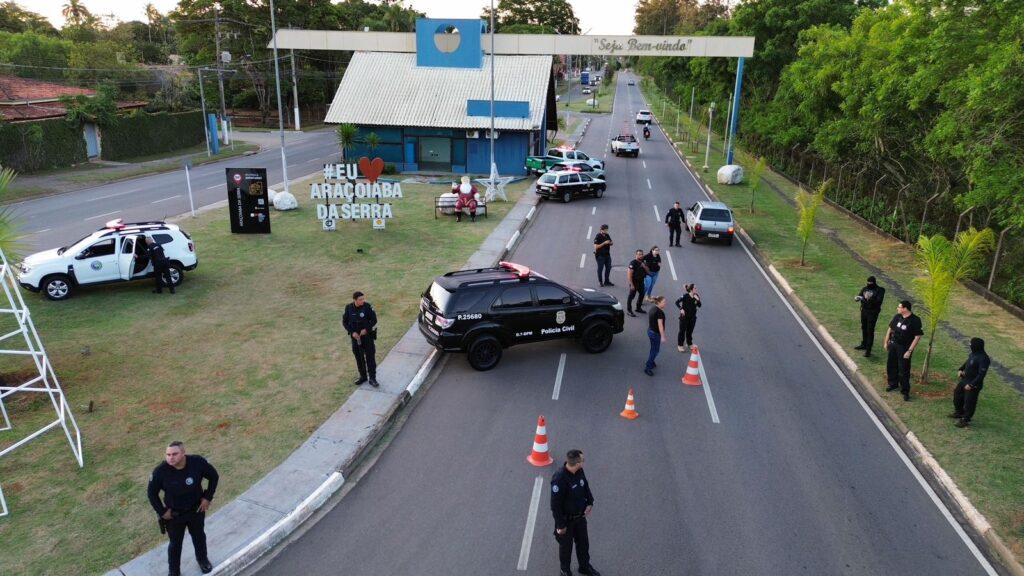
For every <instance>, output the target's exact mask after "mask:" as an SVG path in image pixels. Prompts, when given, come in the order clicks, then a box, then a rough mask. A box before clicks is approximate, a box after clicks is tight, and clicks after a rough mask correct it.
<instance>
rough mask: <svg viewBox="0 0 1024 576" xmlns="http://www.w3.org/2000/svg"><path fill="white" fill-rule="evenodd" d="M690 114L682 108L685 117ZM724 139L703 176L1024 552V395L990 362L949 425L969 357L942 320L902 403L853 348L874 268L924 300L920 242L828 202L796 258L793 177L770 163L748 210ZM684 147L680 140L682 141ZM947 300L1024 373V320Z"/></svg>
mask: <svg viewBox="0 0 1024 576" xmlns="http://www.w3.org/2000/svg"><path fill="white" fill-rule="evenodd" d="M645 94H646V95H647V96H648V98H650V101H652V107H654V106H656V107H657V108H655V109H656V110H658V109H660V106H661V105H662V103H663V102H664V101H665V100H664V98H662V97H660V96H658V95H656V94H652V93H651V92H650V91H649V88H647V87H645ZM668 107H669V111H668V113H667V115H668V122H666V121H665V120H663V123H665V124H669V125H670V126H669V128H670V132H672V131H674V126H672V125H671V124H672V121H673V120H674V112H673V111H672V110H671V107H672V104H671V103H669V104H668ZM685 124H686V114H685V112H684V113H683V114H682V119H681V122H680V125H681V126H685ZM683 129H684V130H685V128H683ZM681 138H684V137H682V136H675V138H674V139H676V140H679V139H681ZM715 147H718V150H715ZM721 147H722V140H721V137H720V136H718V135H713V136H712V148H713V149H712V153H711V160H710V162H709V164H710V167H711V169H710V170H709V174H708V177H706V178H705V181H706V182H708V183H709V185H710V186H711V188H712V189H713V190H714V191H715V193H716V194H717V195H718V196H719V197H720V198H721V199H722V200H723V201H725V202H726V203H728V204H729V205H730V206H732V208H733V210H734V212H735V216H736V219H737V221H738V223H739V224H740V225H741V226H742V227H743V229H744V230H746V231H747V233H749V234H750V236H751V238H752V239H753V240H754V241H755V242H756V243H757V247H758V248H759V249H760V250H761V251H762V252H763V253H764V254H765V255H766V256H767V257H768V258H769V260H770V261H771V262H772V263H773V264H774V265H775V267H776V268H777V269H778V270H779V272H781V273H782V275H783V276H785V277H786V280H787V281H788V282H789V284H790V286H791V287H792V288H793V289H794V290H795V291H796V293H797V294H798V295H799V297H800V299H801V300H802V301H803V302H804V303H805V304H806V305H807V306H808V308H810V310H811V311H812V312H813V313H814V315H815V316H816V317H817V318H818V320H819V321H820V322H821V323H822V324H823V325H824V326H825V328H827V329H828V331H829V332H830V333H831V334H832V335H833V336H834V337H835V338H836V340H837V341H838V342H839V343H841V344H844V345H847V348H848V351H849V352H850V353H851V355H852V357H853V359H854V360H855V361H856V362H857V364H858V365H859V366H860V368H861V371H862V372H863V373H864V374H865V375H867V376H868V377H869V379H870V380H871V381H872V382H873V384H874V385H875V388H876V389H877V390H879V391H880V393H881V395H882V397H883V398H885V399H886V400H887V401H888V402H889V405H890V406H891V407H892V408H893V409H894V410H895V411H896V413H897V414H898V415H899V417H900V418H901V419H902V420H903V422H904V423H905V424H906V425H907V426H908V427H909V428H910V429H911V430H913V432H914V433H915V434H916V435H917V436H918V438H920V440H921V441H922V442H923V443H924V444H925V446H926V447H927V448H928V450H929V451H931V453H932V454H933V455H934V456H935V457H936V458H937V459H938V461H939V463H940V464H941V465H942V467H943V468H944V469H945V470H946V471H947V472H949V474H950V475H951V476H952V477H953V479H954V480H955V481H956V482H957V485H958V486H959V487H960V488H961V490H963V491H964V493H965V494H967V496H968V497H969V498H970V499H971V501H972V502H973V503H974V505H975V506H976V507H977V508H978V509H979V510H980V511H981V512H982V514H984V515H985V516H986V518H988V520H989V522H991V523H992V525H993V527H995V529H996V531H997V532H998V533H999V534H1000V535H1001V536H1002V537H1003V538H1004V540H1005V541H1006V542H1007V545H1008V546H1010V548H1011V549H1012V550H1013V551H1014V553H1015V554H1016V555H1017V558H1018V559H1020V558H1024V512H1022V511H1024V482H1021V478H1024V426H1021V425H1020V422H1021V420H1022V416H1024V398H1022V396H1021V393H1020V392H1018V391H1017V390H1016V389H1014V388H1013V387H1011V386H1010V385H1009V384H1008V383H1007V382H1005V381H1003V379H1002V378H1000V376H999V375H998V374H996V373H995V372H994V371H989V375H988V377H987V378H986V381H985V388H984V391H983V392H982V394H981V397H980V399H979V402H978V412H977V414H976V415H975V419H974V421H973V422H972V424H971V427H970V428H969V429H967V430H960V429H958V428H955V427H953V422H954V421H953V420H951V419H949V418H946V414H948V413H949V412H951V411H952V391H953V386H954V385H955V383H956V369H957V367H958V366H959V365H960V364H961V363H962V362H963V361H964V359H965V358H966V356H967V347H966V345H965V344H962V343H960V342H957V341H955V340H954V339H953V338H952V336H950V335H949V333H948V332H947V331H946V330H943V329H942V328H940V329H939V331H938V332H937V333H936V339H935V343H934V352H933V358H932V363H931V376H930V378H929V380H930V381H929V382H928V383H927V384H921V383H919V382H918V380H919V378H918V377H919V375H920V369H921V366H922V363H923V361H924V353H923V352H924V351H925V348H921V349H920V350H919V352H918V354H916V355H915V358H914V376H913V378H914V379H913V381H912V393H913V395H914V401H913V402H910V403H906V402H903V401H902V399H901V398H900V397H899V395H898V394H897V395H892V394H887V393H885V392H884V388H885V357H884V356H883V353H882V352H881V351H880V350H876V355H875V356H874V357H872V358H864V357H862V356H860V355H859V354H855V351H854V350H853V349H852V347H853V345H855V344H856V343H857V342H859V341H860V319H859V312H858V308H857V306H856V303H855V302H853V296H854V295H855V294H856V293H857V291H858V290H859V289H860V287H861V286H862V285H863V284H864V280H865V278H866V277H867V276H868V275H871V274H874V273H875V270H876V269H877V270H880V271H881V272H882V273H883V274H885V275H886V276H887V277H889V278H891V279H892V280H894V281H895V282H896V283H898V284H899V286H900V287H901V288H903V289H904V290H906V291H908V292H909V294H910V299H911V300H912V301H919V300H920V299H919V298H918V297H916V295H915V294H914V293H913V279H914V278H915V277H918V276H922V275H923V274H924V272H923V268H922V267H921V266H920V264H919V263H918V261H917V259H916V254H915V250H914V248H913V247H912V246H909V245H907V244H904V243H901V242H898V241H895V240H892V239H890V238H887V237H882V236H879V235H877V234H875V233H873V232H871V231H869V230H868V229H867V228H865V227H864V226H862V225H861V224H859V223H858V222H857V221H855V220H853V219H852V218H850V217H848V216H846V215H845V214H843V213H842V212H840V211H839V210H837V209H835V208H832V207H831V206H829V205H824V206H822V208H821V210H820V211H819V213H818V218H817V228H818V229H817V231H816V233H815V236H814V237H813V238H812V240H811V241H810V243H809V245H808V248H807V265H806V266H803V267H801V266H799V259H800V246H799V240H798V239H797V236H796V224H797V212H796V209H795V207H793V206H792V205H791V204H790V203H788V202H787V201H786V198H792V197H793V195H794V194H795V192H796V189H795V187H794V186H793V185H792V184H791V183H790V182H789V181H788V180H786V179H785V178H783V177H782V176H780V175H778V174H774V173H769V174H768V175H767V176H766V179H767V181H768V182H770V183H771V184H772V185H774V187H775V188H776V189H777V191H776V190H773V189H772V188H771V187H769V186H767V185H763V186H762V190H760V191H759V192H758V195H757V197H756V198H755V199H754V211H753V212H751V211H750V208H749V206H750V187H749V185H748V184H743V185H737V186H726V185H719V184H716V183H714V180H715V178H714V175H715V172H716V171H717V169H718V168H719V167H720V166H722V165H723V164H724V163H725V159H724V156H723V154H722V153H721ZM680 148H684V146H682V145H680ZM687 152H689V149H687ZM703 158H704V143H703V142H701V146H700V152H699V154H697V158H696V159H695V160H691V163H693V164H695V165H697V166H700V165H702V163H703ZM734 161H735V162H736V163H739V164H740V165H742V166H743V167H744V169H745V170H746V171H747V173H748V174H749V172H750V170H751V169H752V168H753V166H754V164H755V163H756V159H755V158H752V157H750V156H748V155H746V154H745V153H743V151H742V150H737V153H736V158H735V160H734ZM833 238H834V239H833ZM844 245H845V248H844ZM854 254H856V255H858V256H859V257H861V258H863V260H864V261H865V262H867V263H868V264H869V265H870V266H871V268H869V267H868V266H865V265H863V264H861V263H859V262H858V261H857V260H856V259H855V258H854V256H853V255H854ZM880 283H883V282H881V281H880ZM883 285H884V283H883ZM888 288H889V293H888V295H887V298H886V302H885V309H884V312H883V315H882V317H881V318H880V319H879V328H878V335H877V336H876V338H877V339H876V344H879V346H880V342H879V340H880V338H881V336H882V335H883V334H884V330H885V325H886V324H887V321H888V318H890V317H891V313H895V305H896V302H897V300H898V297H897V295H896V294H894V293H893V290H892V287H891V286H889V287H888ZM837 295H838V296H837ZM950 310H951V312H950V314H949V316H948V317H947V318H946V319H945V320H946V322H948V323H949V324H950V325H952V326H953V327H955V329H956V330H958V331H959V332H960V333H961V334H964V335H966V336H968V337H970V336H982V337H984V338H985V341H986V349H987V351H988V352H989V354H990V355H991V357H992V358H993V360H994V361H996V362H999V363H1001V364H1002V365H1004V366H1006V367H1007V368H1008V369H1009V370H1011V371H1012V372H1013V373H1015V374H1017V375H1024V342H1022V341H1021V339H1020V335H1021V334H1024V322H1022V321H1020V320H1019V319H1017V318H1015V317H1014V316H1012V315H1011V314H1009V313H1007V312H1006V311H1004V310H1002V309H1001V308H999V307H997V306H995V305H994V304H991V303H989V302H987V301H985V300H984V299H983V298H981V297H980V296H978V295H976V294H975V293H973V292H971V291H969V290H968V289H966V288H964V287H957V289H956V290H955V292H954V294H953V303H952V305H951V306H950ZM918 313H919V314H921V311H920V310H918ZM926 344H927V342H926V341H924V342H922V346H925V345H926ZM877 347H878V346H876V348H877Z"/></svg>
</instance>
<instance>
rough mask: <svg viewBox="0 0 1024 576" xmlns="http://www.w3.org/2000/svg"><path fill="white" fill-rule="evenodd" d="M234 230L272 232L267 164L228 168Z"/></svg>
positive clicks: (232, 227) (259, 232) (229, 205)
mask: <svg viewBox="0 0 1024 576" xmlns="http://www.w3.org/2000/svg"><path fill="white" fill-rule="evenodd" d="M225 172H227V177H228V208H229V212H230V217H231V233H232V234H270V202H269V201H268V200H267V169H266V168H228V169H226V170H225Z"/></svg>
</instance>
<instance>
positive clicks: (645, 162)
mask: <svg viewBox="0 0 1024 576" xmlns="http://www.w3.org/2000/svg"><path fill="white" fill-rule="evenodd" d="M640 162H643V165H644V170H647V161H646V160H641V161H640Z"/></svg>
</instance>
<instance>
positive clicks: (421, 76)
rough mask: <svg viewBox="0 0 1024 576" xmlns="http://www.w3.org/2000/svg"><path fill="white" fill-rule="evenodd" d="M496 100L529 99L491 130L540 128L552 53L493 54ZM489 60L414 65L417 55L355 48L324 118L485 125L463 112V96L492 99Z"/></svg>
mask: <svg viewBox="0 0 1024 576" xmlns="http://www.w3.org/2000/svg"><path fill="white" fill-rule="evenodd" d="M494 64H495V70H494V99H495V100H518V101H526V102H529V103H530V115H529V117H528V118H501V117H497V118H495V119H494V128H495V130H540V125H541V120H542V118H543V116H544V105H545V103H546V99H547V90H548V81H549V79H550V77H551V57H550V56H497V57H496V59H495V62H494ZM490 98H491V62H490V57H489V56H487V57H484V64H483V66H482V67H481V68H479V69H467V68H432V67H417V66H416V55H415V54H408V53H394V52H357V53H356V54H354V55H353V56H352V61H351V62H350V63H349V65H348V69H347V70H345V77H344V78H342V80H341V85H340V86H339V87H338V92H337V93H336V94H335V95H334V101H333V102H332V103H331V107H330V109H329V110H328V111H327V117H326V118H325V119H324V122H327V123H332V124H344V123H351V124H361V125H371V126H419V127H438V128H460V129H463V128H464V129H472V130H476V129H485V130H486V129H489V128H490V127H491V119H490V117H489V116H469V115H467V104H466V101H467V100H490Z"/></svg>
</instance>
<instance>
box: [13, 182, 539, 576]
mask: <svg viewBox="0 0 1024 576" xmlns="http://www.w3.org/2000/svg"><path fill="white" fill-rule="evenodd" d="M292 187H293V190H294V191H296V192H297V196H299V198H300V204H301V207H300V209H299V210H296V211H292V212H274V213H273V215H272V218H273V230H274V232H273V234H271V235H267V236H244V235H232V234H230V233H229V222H228V215H227V213H226V210H223V209H222V210H215V211H211V212H208V213H205V214H201V215H200V216H199V217H197V218H195V219H186V220H183V221H182V222H181V223H180V224H181V226H182V227H183V228H184V229H185V230H186V231H187V232H189V233H190V234H191V235H192V237H193V238H194V240H195V243H196V247H197V251H198V253H199V261H200V266H199V268H197V269H196V270H195V271H193V272H191V273H187V274H186V281H185V283H184V284H183V285H182V286H181V288H180V289H179V290H178V292H177V294H175V295H173V296H171V295H169V294H166V293H165V294H162V295H156V294H152V293H150V285H149V284H148V283H142V282H139V283H132V284H128V285H115V286H106V287H99V288H92V289H83V290H80V291H79V292H78V293H77V294H76V295H75V297H73V298H72V299H71V300H68V301H67V302H62V303H52V302H48V301H45V300H43V299H42V298H41V297H40V296H38V295H32V294H28V293H26V294H25V296H26V301H27V303H28V305H29V306H30V307H31V309H32V316H33V318H34V321H35V323H36V327H37V329H38V331H39V333H40V336H41V337H42V339H43V343H44V345H45V346H46V348H47V350H48V352H49V353H50V357H51V360H52V362H53V365H54V368H55V370H56V371H57V374H58V376H59V377H60V379H61V381H62V384H63V385H64V388H65V390H66V391H67V394H68V397H69V402H70V403H71V405H72V407H73V409H74V410H75V411H76V416H77V418H78V422H79V425H80V426H81V428H82V433H83V436H84V438H85V459H86V466H85V468H84V469H78V468H77V467H76V466H75V464H74V459H73V458H72V456H71V453H70V450H69V449H68V447H67V445H66V440H65V439H64V437H63V435H62V434H61V433H60V432H59V431H52V432H50V433H48V434H47V435H45V436H44V437H43V438H41V439H39V440H38V441H36V442H34V443H32V444H30V445H28V446H26V447H23V448H21V449H20V450H18V451H16V452H15V453H13V454H12V455H11V456H9V457H5V458H4V459H3V460H0V482H2V483H3V488H4V494H5V496H6V497H7V501H8V504H9V505H10V507H11V512H12V513H11V515H10V516H9V517H6V518H2V519H0V558H3V572H4V574H33V575H36V574H94V573H100V572H103V571H105V570H107V569H110V568H112V567H114V566H116V565H118V564H120V563H121V562H124V561H126V560H128V559H130V558H131V557H133V556H135V555H137V554H139V553H141V552H144V551H146V550H148V549H149V548H151V547H152V546H154V545H157V544H159V543H160V542H161V541H162V539H163V538H164V537H162V536H160V534H159V532H158V531H157V526H156V523H155V521H154V520H155V518H154V515H153V513H152V510H150V509H149V505H148V503H147V501H146V497H145V487H146V481H147V479H148V476H149V472H150V470H151V469H152V467H153V466H154V465H155V464H156V463H157V462H159V459H160V456H161V454H162V447H163V445H165V444H166V443H167V442H168V441H170V440H174V439H181V440H184V441H185V442H186V444H187V446H188V449H189V450H190V451H191V452H193V453H198V454H203V455H205V456H207V457H208V458H209V459H210V460H211V462H213V464H214V465H215V466H217V467H218V469H219V471H220V473H221V488H220V490H219V491H218V496H217V502H216V503H215V510H216V508H217V507H219V506H222V505H223V504H224V503H226V502H228V501H229V500H231V499H232V498H234V497H235V496H237V495H238V494H239V493H241V492H243V491H244V490H245V489H247V488H248V487H249V486H251V485H252V484H253V483H254V482H255V481H257V480H258V479H259V478H261V477H262V476H263V475H265V474H266V473H267V472H268V471H269V470H271V469H272V468H273V467H274V466H276V465H277V464H278V463H279V462H281V461H282V460H283V459H284V458H285V457H286V456H287V455H288V454H289V453H290V452H291V451H293V450H294V449H295V448H297V447H298V446H299V445H300V444H301V443H302V442H303V441H304V440H305V439H306V438H307V437H308V435H309V434H310V433H311V432H312V431H313V430H315V429H316V428H317V427H318V426H319V425H320V423H321V422H323V420H324V419H325V418H326V417H327V416H328V415H329V414H330V413H332V412H333V411H334V410H335V409H337V407H338V406H340V405H341V404H342V403H343V402H344V401H345V399H346V398H347V397H348V395H349V394H350V393H351V391H352V390H353V386H352V380H353V379H354V378H355V376H356V371H355V366H354V360H353V358H352V355H351V353H350V351H349V346H348V342H347V340H346V339H345V337H344V334H343V333H342V330H341V328H340V326H339V319H340V314H341V310H342V309H343V307H344V305H345V304H347V303H348V302H349V301H350V300H351V294H352V292H353V291H354V290H357V289H358V290H361V291H363V292H366V294H367V296H368V300H369V301H370V302H372V303H373V305H374V307H375V309H376V310H377V313H378V316H379V319H380V326H381V328H380V341H379V342H378V347H377V350H378V352H377V354H378V360H382V359H383V358H384V356H385V355H386V354H387V351H388V350H390V348H391V347H392V346H393V345H394V344H395V342H397V340H398V339H399V338H400V337H401V336H402V334H404V333H405V331H406V329H407V328H408V327H409V325H410V323H412V322H413V321H414V319H415V315H416V312H417V309H418V306H419V295H420V293H421V292H422V290H423V288H425V287H426V286H427V285H428V284H429V282H430V280H431V279H432V278H433V277H434V276H436V275H437V274H440V273H443V272H445V271H448V270H452V269H457V268H459V267H461V266H462V265H463V264H464V263H465V261H466V259H467V258H469V256H470V255H471V254H472V253H473V252H474V251H475V250H476V249H477V248H478V246H479V245H480V244H481V242H482V241H483V240H484V239H485V238H486V237H487V235H488V234H490V232H491V231H492V230H493V229H494V227H495V226H496V225H498V223H500V222H501V219H502V217H503V216H505V215H506V214H507V213H508V211H509V210H510V209H511V208H512V206H513V205H514V202H515V201H516V200H517V199H518V198H519V197H520V196H521V195H522V193H523V191H524V190H526V189H527V188H528V182H520V183H517V184H514V185H512V186H510V187H509V188H508V192H509V199H510V202H507V203H505V202H495V203H492V204H490V205H488V209H489V211H490V213H489V216H490V217H489V218H486V219H484V218H481V219H478V220H477V221H476V222H475V223H470V222H468V221H466V220H464V221H463V222H462V223H458V224H456V223H455V221H454V218H452V217H442V218H440V219H437V220H435V219H434V208H433V207H434V196H436V195H438V194H441V193H442V192H445V191H447V189H448V187H447V186H429V185H419V184H403V185H402V191H403V195H404V198H402V199H397V200H395V201H394V210H395V215H396V217H395V219H393V220H389V221H388V222H387V229H386V230H384V231H374V230H372V229H371V226H370V222H369V221H366V220H363V221H357V222H341V223H340V224H339V226H338V231H337V232H333V233H328V232H324V231H322V230H321V228H320V224H319V222H318V221H317V220H316V215H315V210H314V206H313V204H312V203H311V202H310V201H308V200H305V201H304V200H302V197H303V194H302V191H303V190H308V181H307V183H304V182H293V184H292ZM3 328H4V329H5V330H3V332H4V333H6V332H7V331H9V330H10V329H9V328H8V327H7V326H4V327H3ZM19 370H23V367H22V366H13V365H7V364H4V365H0V377H5V378H8V379H10V380H12V381H14V380H16V378H17V376H18V375H17V372H18V371H19ZM24 396H25V395H20V396H19V397H17V398H16V399H14V401H10V402H7V408H8V410H9V411H10V414H11V418H12V420H13V422H14V426H15V429H14V432H6V433H3V434H0V443H2V444H0V445H2V446H6V445H9V444H11V443H13V442H14V441H16V440H17V439H18V438H20V437H21V436H20V435H19V434H23V433H27V432H28V431H30V430H33V429H34V428H32V426H34V425H37V424H40V423H42V422H43V421H44V420H46V419H52V415H53V411H52V408H50V407H49V403H48V401H47V400H46V399H45V398H36V399H26V398H25V397H24ZM90 402H92V403H94V405H95V410H94V411H93V412H91V413H90V412H87V411H86V406H88V405H89V403H90Z"/></svg>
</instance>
